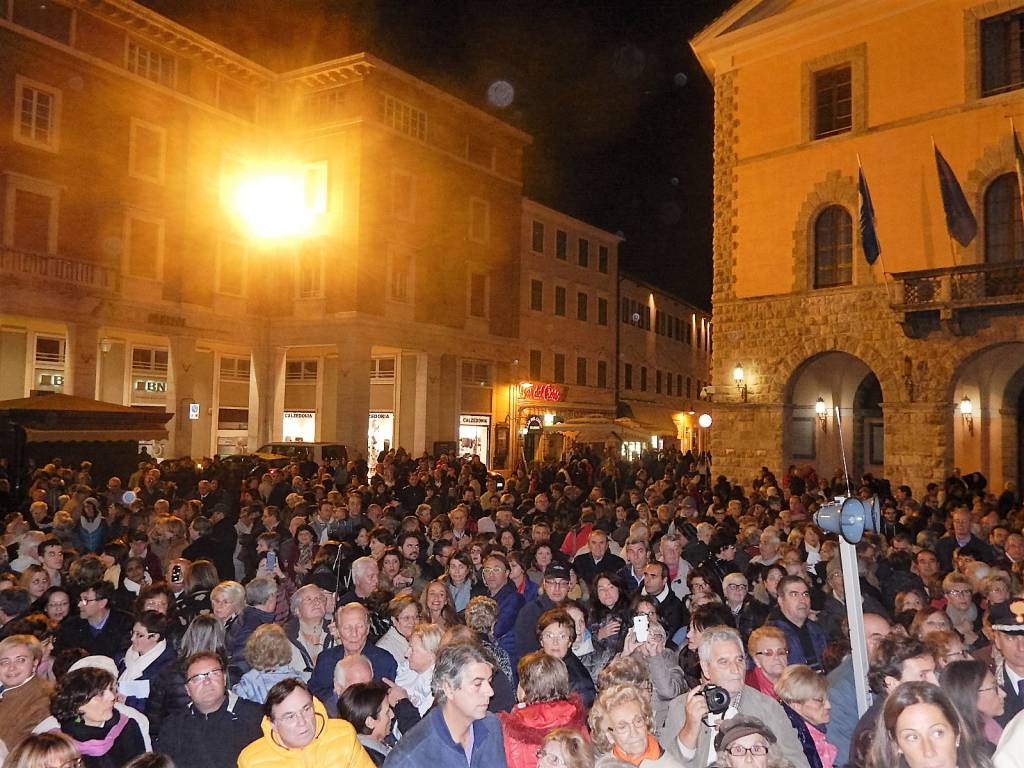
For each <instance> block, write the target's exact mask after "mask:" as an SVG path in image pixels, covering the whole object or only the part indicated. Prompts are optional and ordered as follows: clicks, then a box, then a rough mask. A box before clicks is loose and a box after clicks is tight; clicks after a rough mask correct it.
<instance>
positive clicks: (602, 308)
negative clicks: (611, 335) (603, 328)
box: [597, 298, 608, 325]
mask: <svg viewBox="0 0 1024 768" xmlns="http://www.w3.org/2000/svg"><path fill="white" fill-rule="evenodd" d="M597 324H598V325H608V299H601V298H599V299H598V300H597Z"/></svg>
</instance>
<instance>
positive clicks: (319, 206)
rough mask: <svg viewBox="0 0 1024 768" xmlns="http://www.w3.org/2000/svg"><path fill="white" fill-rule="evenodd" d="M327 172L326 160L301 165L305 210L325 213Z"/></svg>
mask: <svg viewBox="0 0 1024 768" xmlns="http://www.w3.org/2000/svg"><path fill="white" fill-rule="evenodd" d="M327 173H328V164H327V161H326V160H319V161H317V162H315V163H306V164H305V165H304V166H302V182H303V194H304V196H305V200H304V202H305V205H306V210H307V211H311V212H313V213H327V192H328V185H327Z"/></svg>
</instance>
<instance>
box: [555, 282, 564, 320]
mask: <svg viewBox="0 0 1024 768" xmlns="http://www.w3.org/2000/svg"><path fill="white" fill-rule="evenodd" d="M555 314H556V315H558V316H559V317H565V288H564V287H563V286H561V285H556V286H555Z"/></svg>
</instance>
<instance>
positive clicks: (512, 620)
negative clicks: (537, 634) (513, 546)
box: [481, 552, 524, 659]
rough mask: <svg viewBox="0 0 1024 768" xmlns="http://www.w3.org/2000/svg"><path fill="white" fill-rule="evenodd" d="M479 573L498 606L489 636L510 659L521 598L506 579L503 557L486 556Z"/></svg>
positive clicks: (514, 641) (506, 569) (506, 568)
mask: <svg viewBox="0 0 1024 768" xmlns="http://www.w3.org/2000/svg"><path fill="white" fill-rule="evenodd" d="M481 571H482V573H483V577H484V586H486V587H487V594H488V596H489V597H490V598H491V599H492V600H494V602H496V603H497V604H498V620H497V621H496V622H495V624H494V628H493V629H492V630H491V635H492V637H494V642H495V643H496V644H497V645H498V646H499V647H501V648H503V649H504V650H505V652H506V653H508V655H509V658H510V659H511V658H512V657H513V656H514V655H515V652H516V634H515V626H516V617H517V616H518V615H519V612H520V611H521V610H522V608H523V604H524V600H523V596H522V595H521V594H519V590H517V589H516V588H515V585H514V584H512V582H511V581H510V580H509V578H508V574H509V567H508V560H506V559H505V557H504V555H501V554H499V553H497V552H494V553H491V554H490V555H488V556H487V558H486V559H485V560H484V567H483V568H482V569H481Z"/></svg>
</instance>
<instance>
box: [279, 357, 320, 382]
mask: <svg viewBox="0 0 1024 768" xmlns="http://www.w3.org/2000/svg"><path fill="white" fill-rule="evenodd" d="M318 369H319V363H318V361H317V360H289V361H288V362H286V363H285V366H284V380H285V381H286V382H290V383H292V384H314V383H316V379H317V371H318Z"/></svg>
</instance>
